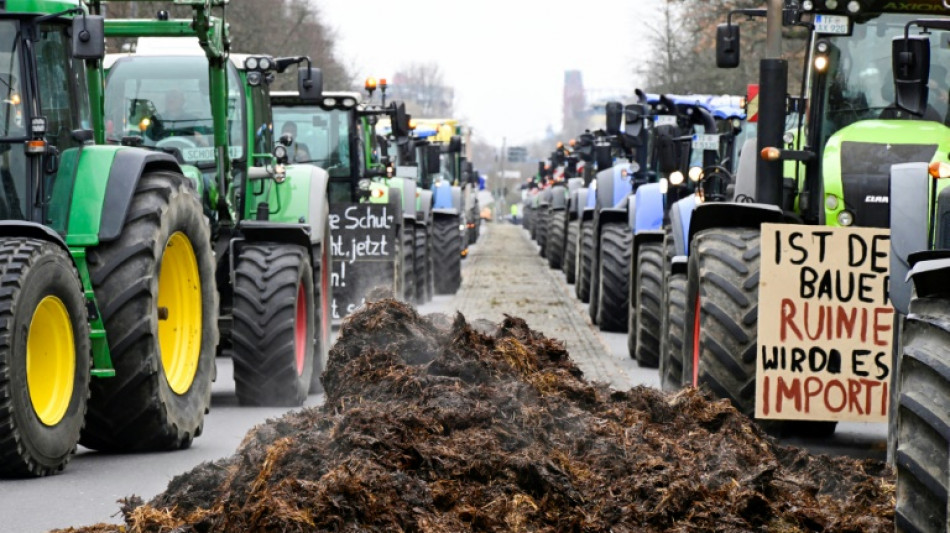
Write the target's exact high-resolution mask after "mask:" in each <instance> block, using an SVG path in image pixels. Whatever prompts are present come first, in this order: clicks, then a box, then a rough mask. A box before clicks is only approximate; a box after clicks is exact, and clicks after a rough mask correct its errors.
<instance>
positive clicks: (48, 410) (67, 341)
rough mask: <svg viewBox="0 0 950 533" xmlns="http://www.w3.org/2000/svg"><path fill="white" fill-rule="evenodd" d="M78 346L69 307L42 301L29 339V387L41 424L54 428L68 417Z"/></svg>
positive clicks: (52, 299)
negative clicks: (67, 308) (74, 336)
mask: <svg viewBox="0 0 950 533" xmlns="http://www.w3.org/2000/svg"><path fill="white" fill-rule="evenodd" d="M75 373H76V344H75V339H74V338H73V324H72V321H71V320H70V319H69V311H67V310H66V305H64V304H63V301H62V300H60V299H59V298H57V297H56V296H47V297H45V298H43V299H42V300H40V303H39V305H37V306H36V309H34V310H33V318H32V319H30V329H29V330H28V332H27V337H26V383H27V387H28V388H29V391H30V403H32V404H33V411H34V412H35V413H36V416H37V417H38V418H39V419H40V422H42V423H43V424H45V425H47V426H55V425H56V424H58V423H59V422H60V421H62V419H63V417H64V416H65V415H66V411H67V410H68V409H69V401H70V399H71V398H72V395H73V387H75V379H76V377H75Z"/></svg>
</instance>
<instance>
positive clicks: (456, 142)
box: [449, 135, 462, 153]
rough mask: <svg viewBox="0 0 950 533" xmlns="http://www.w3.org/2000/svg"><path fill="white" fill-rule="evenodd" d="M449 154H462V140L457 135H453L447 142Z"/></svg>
mask: <svg viewBox="0 0 950 533" xmlns="http://www.w3.org/2000/svg"><path fill="white" fill-rule="evenodd" d="M449 152H451V153H461V152H462V138H461V137H459V136H458V135H453V136H452V138H451V139H450V140H449Z"/></svg>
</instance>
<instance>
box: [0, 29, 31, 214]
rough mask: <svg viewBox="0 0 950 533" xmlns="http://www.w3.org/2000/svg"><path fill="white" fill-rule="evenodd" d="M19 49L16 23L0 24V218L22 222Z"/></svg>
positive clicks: (23, 120) (23, 182) (22, 127)
mask: <svg viewBox="0 0 950 533" xmlns="http://www.w3.org/2000/svg"><path fill="white" fill-rule="evenodd" d="M20 47H21V42H20V36H19V35H18V27H17V23H16V22H15V21H13V20H3V21H0V219H25V218H26V216H25V214H26V213H27V211H28V209H27V201H26V200H27V190H26V184H27V180H26V175H27V174H26V173H27V165H26V155H25V151H24V146H23V142H24V141H25V140H26V126H25V123H26V118H27V117H26V113H27V111H26V105H25V104H26V102H25V101H24V99H23V71H22V68H21V65H20V53H21V48H20Z"/></svg>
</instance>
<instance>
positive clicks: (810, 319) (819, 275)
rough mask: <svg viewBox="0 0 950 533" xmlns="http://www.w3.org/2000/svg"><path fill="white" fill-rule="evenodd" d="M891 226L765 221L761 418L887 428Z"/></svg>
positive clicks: (758, 390)
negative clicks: (881, 424)
mask: <svg viewBox="0 0 950 533" xmlns="http://www.w3.org/2000/svg"><path fill="white" fill-rule="evenodd" d="M890 248H891V246H890V237H889V232H888V230H887V229H878V228H831V227H826V226H800V225H791V224H763V225H762V254H761V258H762V259H761V261H762V264H761V267H762V270H761V275H760V277H759V318H758V327H759V330H758V354H757V356H758V357H757V361H758V364H757V374H756V405H755V416H756V417H757V418H774V419H784V420H828V421H834V420H848V421H858V422H886V421H887V403H888V385H889V382H890V380H891V372H892V369H891V351H892V341H893V337H894V331H893V324H894V308H893V307H891V302H890V300H889V298H888V292H887V288H888V282H889V277H888V267H889V264H890V263H889V259H888V257H889V255H888V254H889V253H890Z"/></svg>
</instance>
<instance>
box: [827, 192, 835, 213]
mask: <svg viewBox="0 0 950 533" xmlns="http://www.w3.org/2000/svg"><path fill="white" fill-rule="evenodd" d="M825 209H827V210H828V211H834V210H835V209H838V197H837V196H835V195H833V194H829V195H826V196H825Z"/></svg>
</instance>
